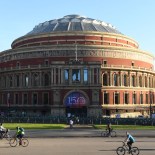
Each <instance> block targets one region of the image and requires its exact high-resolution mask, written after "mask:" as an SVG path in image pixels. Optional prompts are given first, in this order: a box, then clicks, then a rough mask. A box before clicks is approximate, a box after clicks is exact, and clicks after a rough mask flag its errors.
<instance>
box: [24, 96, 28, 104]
mask: <svg viewBox="0 0 155 155" xmlns="http://www.w3.org/2000/svg"><path fill="white" fill-rule="evenodd" d="M23 104H24V105H27V104H28V94H23Z"/></svg>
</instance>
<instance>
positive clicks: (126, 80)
mask: <svg viewBox="0 0 155 155" xmlns="http://www.w3.org/2000/svg"><path fill="white" fill-rule="evenodd" d="M124 86H128V77H127V75H126V74H124Z"/></svg>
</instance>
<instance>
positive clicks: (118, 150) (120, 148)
mask: <svg viewBox="0 0 155 155" xmlns="http://www.w3.org/2000/svg"><path fill="white" fill-rule="evenodd" d="M116 153H117V154H118V155H124V154H125V149H124V148H123V147H118V148H117V150H116Z"/></svg>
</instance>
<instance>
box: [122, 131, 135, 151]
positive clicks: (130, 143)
mask: <svg viewBox="0 0 155 155" xmlns="http://www.w3.org/2000/svg"><path fill="white" fill-rule="evenodd" d="M126 136H127V138H126V139H125V141H124V142H127V145H128V147H129V153H130V152H131V146H132V143H134V142H135V139H134V138H133V136H132V135H131V134H130V133H129V132H126Z"/></svg>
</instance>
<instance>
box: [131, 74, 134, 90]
mask: <svg viewBox="0 0 155 155" xmlns="http://www.w3.org/2000/svg"><path fill="white" fill-rule="evenodd" d="M131 86H132V87H135V75H132V76H131Z"/></svg>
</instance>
